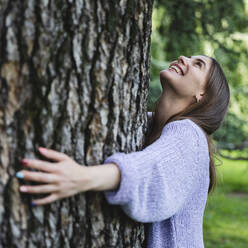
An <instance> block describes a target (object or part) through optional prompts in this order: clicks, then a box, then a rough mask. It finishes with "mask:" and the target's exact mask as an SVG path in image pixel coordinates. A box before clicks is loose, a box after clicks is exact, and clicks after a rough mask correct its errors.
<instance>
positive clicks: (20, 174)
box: [16, 172, 24, 178]
mask: <svg viewBox="0 0 248 248" xmlns="http://www.w3.org/2000/svg"><path fill="white" fill-rule="evenodd" d="M16 177H18V178H24V175H23V173H21V172H17V173H16Z"/></svg>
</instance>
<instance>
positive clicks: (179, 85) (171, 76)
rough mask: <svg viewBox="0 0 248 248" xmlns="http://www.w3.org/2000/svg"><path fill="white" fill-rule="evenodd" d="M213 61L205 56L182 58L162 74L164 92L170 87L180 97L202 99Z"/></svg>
mask: <svg viewBox="0 0 248 248" xmlns="http://www.w3.org/2000/svg"><path fill="white" fill-rule="evenodd" d="M211 63H212V60H211V58H209V57H206V56H203V55H197V56H190V57H185V56H180V57H179V58H178V60H175V61H173V62H172V63H171V65H170V66H169V68H168V69H166V70H163V71H161V72H160V81H161V84H162V87H163V90H167V87H166V85H168V86H170V87H169V88H171V89H172V90H173V91H174V94H176V95H178V96H179V97H184V98H192V97H194V98H195V97H196V98H197V99H198V100H200V99H201V97H202V95H203V94H204V89H205V85H206V83H207V78H208V73H209V69H210V67H211Z"/></svg>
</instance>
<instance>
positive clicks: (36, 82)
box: [0, 0, 152, 248]
mask: <svg viewBox="0 0 248 248" xmlns="http://www.w3.org/2000/svg"><path fill="white" fill-rule="evenodd" d="M151 12H152V0H122V1H94V0H93V1H86V0H67V1H48V0H35V1H34V0H33V1H31V0H15V1H14V0H1V1H0V246H1V247H8V248H9V247H22V248H23V247H125V248H126V247H142V246H144V245H143V244H144V226H143V225H142V224H140V223H136V222H134V221H132V220H131V219H130V218H128V217H127V216H126V215H125V214H124V213H123V212H122V211H121V209H120V208H119V207H118V206H111V205H108V204H107V202H106V200H105V198H104V196H103V193H102V192H86V193H81V194H78V195H76V196H73V197H70V198H67V199H64V200H61V201H58V202H55V203H52V204H51V205H46V206H43V207H41V206H40V207H32V206H31V205H30V202H31V199H32V198H34V197H35V196H34V195H32V196H30V195H27V194H26V195H25V194H23V193H20V191H19V185H20V184H23V183H24V182H21V181H19V179H17V178H16V177H15V173H16V172H17V171H19V170H21V169H22V165H21V163H20V161H21V159H22V158H24V157H26V158H39V159H44V158H42V157H41V156H40V155H39V153H38V152H37V148H38V146H44V147H48V148H52V149H55V150H58V151H61V152H64V153H66V154H68V155H69V156H71V157H72V158H73V159H74V160H75V161H77V162H78V163H79V164H83V165H88V166H90V165H96V164H100V163H102V162H103V161H104V159H105V158H106V157H107V156H109V155H111V154H112V153H114V152H116V151H125V152H131V151H135V150H139V149H141V147H142V145H143V142H144V134H145V133H146V131H147V120H146V103H147V94H148V93H147V92H148V85H149V66H150V59H149V47H150V34H151ZM38 197H39V198H40V195H39V196H38Z"/></svg>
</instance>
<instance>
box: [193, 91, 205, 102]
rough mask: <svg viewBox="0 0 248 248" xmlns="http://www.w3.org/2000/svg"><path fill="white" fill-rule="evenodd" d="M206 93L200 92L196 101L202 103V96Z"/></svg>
mask: <svg viewBox="0 0 248 248" xmlns="http://www.w3.org/2000/svg"><path fill="white" fill-rule="evenodd" d="M204 94H205V93H204V92H200V93H199V94H197V95H196V96H195V97H196V101H197V102H200V101H201V99H202V96H203V95H204Z"/></svg>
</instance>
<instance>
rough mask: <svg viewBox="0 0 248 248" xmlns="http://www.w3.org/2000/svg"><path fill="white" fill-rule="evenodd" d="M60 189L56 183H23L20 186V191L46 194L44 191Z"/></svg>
mask: <svg viewBox="0 0 248 248" xmlns="http://www.w3.org/2000/svg"><path fill="white" fill-rule="evenodd" d="M57 190H58V186H57V185H55V184H46V185H37V186H31V185H22V186H21V187H20V191H21V192H24V193H32V194H44V193H52V192H55V191H57Z"/></svg>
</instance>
